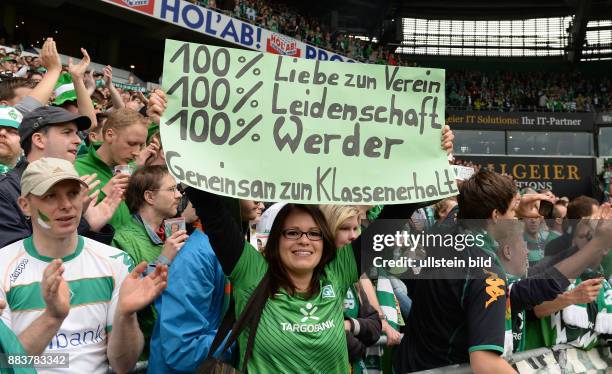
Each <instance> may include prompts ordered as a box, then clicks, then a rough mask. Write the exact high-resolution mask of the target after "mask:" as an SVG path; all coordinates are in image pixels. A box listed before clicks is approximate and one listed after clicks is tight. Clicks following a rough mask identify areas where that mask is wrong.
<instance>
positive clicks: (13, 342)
mask: <svg viewBox="0 0 612 374" xmlns="http://www.w3.org/2000/svg"><path fill="white" fill-rule="evenodd" d="M0 353H2V354H8V353H11V354H20V355H26V354H27V353H25V351H24V349H23V346H22V345H21V342H19V339H18V338H17V336H16V335H15V333H14V332H13V331H12V330H11V329H9V328H8V326H7V325H5V324H4V322H3V321H0ZM0 374H36V369H34V368H0Z"/></svg>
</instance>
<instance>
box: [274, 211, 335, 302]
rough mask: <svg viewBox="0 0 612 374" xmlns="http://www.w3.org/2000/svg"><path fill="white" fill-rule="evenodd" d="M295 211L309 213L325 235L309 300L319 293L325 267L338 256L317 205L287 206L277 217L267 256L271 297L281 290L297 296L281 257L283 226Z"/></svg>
mask: <svg viewBox="0 0 612 374" xmlns="http://www.w3.org/2000/svg"><path fill="white" fill-rule="evenodd" d="M295 211H302V212H304V213H308V214H309V215H310V216H311V217H312V219H313V220H314V221H315V223H316V224H317V226H319V229H320V230H321V233H322V234H323V253H322V254H321V261H319V263H318V264H317V266H315V268H314V270H313V272H312V279H311V280H310V285H309V287H308V293H307V294H306V295H305V296H306V298H307V299H309V298H311V297H312V296H314V295H316V294H318V293H319V279H320V277H321V274H322V273H323V269H324V268H325V265H327V264H328V263H329V262H330V261H331V260H333V259H334V257H335V256H336V248H335V247H334V242H333V240H332V237H333V236H332V234H331V232H330V231H329V227H328V226H327V222H326V221H325V216H323V213H322V212H321V210H320V209H319V207H318V206H316V205H303V204H287V205H285V206H284V207H283V208H282V209H281V210H280V211H279V212H278V214H277V215H276V218H275V219H274V223H273V224H272V228H271V229H270V236H269V237H268V241H267V243H266V249H265V255H266V259H267V260H268V265H269V268H268V269H269V270H268V271H269V272H270V297H274V295H275V294H276V293H278V291H279V290H280V289H281V288H284V289H285V290H287V292H288V293H289V294H290V295H294V294H295V285H294V284H293V282H291V279H290V278H289V274H288V273H287V269H285V266H283V263H282V260H281V257H280V248H279V243H280V240H281V237H282V235H283V233H282V231H283V226H284V224H285V221H286V220H287V217H288V216H289V215H290V214H291V213H292V212H295Z"/></svg>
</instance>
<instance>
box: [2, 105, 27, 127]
mask: <svg viewBox="0 0 612 374" xmlns="http://www.w3.org/2000/svg"><path fill="white" fill-rule="evenodd" d="M22 120H23V114H21V112H19V111H18V110H17V109H15V108H13V107H12V106H5V105H0V126H4V127H12V128H14V129H18V128H19V124H20V123H21V121H22Z"/></svg>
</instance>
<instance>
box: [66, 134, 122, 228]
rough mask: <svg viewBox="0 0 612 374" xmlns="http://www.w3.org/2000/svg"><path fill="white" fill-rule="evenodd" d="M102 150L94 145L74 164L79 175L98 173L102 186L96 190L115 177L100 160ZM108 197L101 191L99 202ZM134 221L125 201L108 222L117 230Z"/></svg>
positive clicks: (98, 145) (109, 168)
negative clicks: (99, 151)
mask: <svg viewBox="0 0 612 374" xmlns="http://www.w3.org/2000/svg"><path fill="white" fill-rule="evenodd" d="M98 148H100V144H94V145H93V146H91V147H89V151H88V152H87V153H86V154H85V155H83V156H81V157H78V158H77V159H76V162H75V163H74V168H75V169H76V171H77V172H78V173H79V175H81V176H82V175H89V174H93V173H96V174H97V175H98V179H99V180H100V184H99V185H98V187H96V190H98V189H101V188H102V187H104V186H106V184H107V183H108V181H110V180H111V178H112V177H113V170H112V169H111V167H110V166H108V165H106V163H105V162H104V161H102V160H101V159H100V157H99V156H98V152H97V149H98ZM105 197H106V195H105V194H104V192H102V191H100V195H99V196H98V201H102V200H103V199H104V198H105ZM131 219H132V215H131V214H130V210H129V209H128V207H127V205H126V204H125V201H122V202H121V203H120V204H119V207H117V210H116V211H115V214H113V217H112V218H111V220H110V221H109V222H108V223H109V224H110V225H111V226H113V227H114V228H115V230H117V229H119V228H120V227H121V226H123V225H125V224H127V223H128V222H129V221H130V220H131Z"/></svg>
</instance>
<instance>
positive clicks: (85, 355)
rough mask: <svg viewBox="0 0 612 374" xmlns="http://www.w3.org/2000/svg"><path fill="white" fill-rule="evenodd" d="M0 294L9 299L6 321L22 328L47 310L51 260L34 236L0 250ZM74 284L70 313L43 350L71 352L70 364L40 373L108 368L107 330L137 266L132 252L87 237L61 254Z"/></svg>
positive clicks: (67, 277) (91, 372) (91, 373)
mask: <svg viewBox="0 0 612 374" xmlns="http://www.w3.org/2000/svg"><path fill="white" fill-rule="evenodd" d="M0 254H1V255H0V279H1V280H2V290H1V291H0V298H3V299H5V300H6V301H7V308H6V309H5V310H4V313H2V316H1V317H0V318H2V320H3V321H4V322H5V323H6V325H7V326H9V327H10V328H11V329H12V330H13V331H14V332H15V334H17V335H19V334H20V333H22V332H23V331H24V330H25V329H26V328H27V327H28V326H30V324H31V323H32V322H33V321H34V320H35V319H37V318H38V317H39V316H40V315H41V314H42V313H43V311H44V309H45V302H44V300H43V298H42V295H41V292H40V282H41V280H42V276H43V272H44V270H45V268H46V267H47V266H48V265H49V262H51V261H52V260H53V259H52V258H50V257H44V256H41V255H40V254H39V253H38V251H37V249H36V248H35V246H34V242H33V240H32V237H28V238H26V239H24V240H20V241H18V242H15V243H13V244H10V245H8V246H6V247H4V248H2V249H0ZM63 261H64V265H63V266H64V274H63V276H64V279H65V280H66V281H67V282H68V286H69V288H70V313H69V314H68V316H67V317H66V319H65V320H64V322H63V323H62V326H61V327H60V329H59V331H58V332H57V334H56V335H55V336H54V337H53V338H52V339H51V342H50V343H49V345H48V346H47V348H46V349H45V353H68V354H69V366H70V368H69V369H66V368H63V369H60V368H56V369H46V368H45V369H38V372H39V373H42V374H46V373H87V374H97V373H100V374H103V373H106V371H107V367H108V360H107V357H106V345H107V332H108V331H110V330H111V329H112V324H113V317H114V315H115V310H116V308H117V303H118V301H119V288H120V286H121V284H122V283H123V280H124V279H125V278H126V276H127V275H128V274H129V271H130V270H131V269H132V267H133V262H132V260H131V259H130V257H129V255H128V254H127V253H125V252H123V251H121V250H119V249H116V248H113V247H109V246H107V245H105V244H102V243H98V242H96V241H94V240H91V239H87V238H84V237H80V236H79V238H78V245H77V248H76V250H75V252H74V253H73V254H71V255H69V256H66V257H64V258H63Z"/></svg>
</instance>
